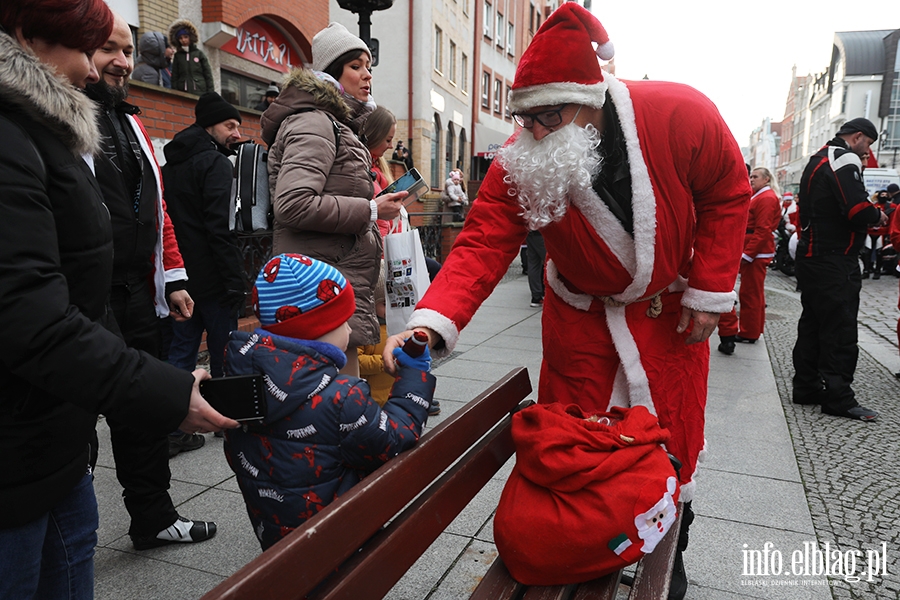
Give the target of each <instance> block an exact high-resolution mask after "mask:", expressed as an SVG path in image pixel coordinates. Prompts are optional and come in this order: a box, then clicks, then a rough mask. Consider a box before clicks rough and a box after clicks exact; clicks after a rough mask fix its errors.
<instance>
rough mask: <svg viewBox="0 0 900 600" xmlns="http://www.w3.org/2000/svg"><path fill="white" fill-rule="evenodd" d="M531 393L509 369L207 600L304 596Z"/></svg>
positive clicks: (524, 377) (521, 372)
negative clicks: (479, 393) (504, 374)
mask: <svg viewBox="0 0 900 600" xmlns="http://www.w3.org/2000/svg"><path fill="white" fill-rule="evenodd" d="M530 393H531V381H530V379H529V377H528V371H527V370H526V369H524V368H517V369H513V370H512V371H510V372H509V373H508V374H507V375H506V376H505V377H504V378H503V379H501V380H500V381H498V382H497V383H495V384H494V385H492V386H491V387H490V388H488V389H487V390H486V391H485V392H484V393H482V394H481V395H479V396H478V397H477V398H475V399H474V400H472V401H471V402H469V403H468V404H466V405H465V406H464V407H463V408H461V409H460V410H458V411H457V412H456V413H454V414H453V415H451V416H450V417H449V418H448V419H447V420H446V421H444V422H443V423H441V424H440V425H438V426H437V427H435V428H434V429H433V430H432V431H430V432H429V433H428V434H426V435H424V436H422V439H421V440H420V442H419V444H418V445H417V446H416V447H415V448H413V449H412V450H410V451H409V452H404V453H403V454H401V455H400V456H398V457H396V458H394V459H393V460H390V461H388V462H387V463H385V464H384V465H383V466H381V467H380V468H379V469H377V470H376V471H375V472H374V473H372V474H371V475H370V476H369V477H367V478H365V479H364V480H363V481H361V482H360V483H359V484H358V485H357V486H355V487H354V488H352V489H351V490H349V491H348V492H347V493H346V494H344V495H343V496H341V497H340V498H338V499H337V500H336V501H334V502H332V503H331V504H330V505H328V506H327V507H325V508H324V509H323V510H322V512H320V513H319V514H317V515H316V516H315V517H313V518H312V519H310V520H309V521H307V522H306V523H304V524H303V526H301V527H299V528H297V529H296V530H295V531H293V532H292V533H291V534H290V535H289V536H287V537H286V538H285V539H284V540H282V541H281V542H279V543H278V544H276V545H275V546H273V547H272V548H270V549H269V550H268V551H266V552H265V553H263V554H261V555H260V556H258V557H257V558H255V559H254V560H252V561H251V562H249V563H248V564H247V565H245V566H244V567H242V568H241V569H240V570H239V571H237V573H235V574H234V575H232V576H231V577H229V578H228V579H227V580H226V581H224V582H222V583H221V584H219V585H218V586H216V587H215V588H214V589H213V590H211V591H210V592H208V593H207V594H206V595H205V596H204V597H203V598H204V600H218V599H229V600H231V599H238V598H241V599H243V598H246V599H248V600H250V599H252V600H257V599H259V600H265V599H267V598H272V599H273V600H275V599H278V600H282V599H288V598H302V597H303V596H304V595H306V594H307V593H308V592H309V591H310V590H312V589H313V588H315V587H316V586H317V585H318V584H319V583H320V582H321V581H322V580H323V579H325V578H326V577H327V576H328V575H330V574H331V573H332V572H333V571H334V570H335V568H336V567H337V566H339V565H340V564H342V563H343V562H344V561H345V560H346V559H347V558H349V557H350V556H352V555H353V554H354V553H355V552H356V551H357V549H358V548H360V547H361V546H362V545H363V544H364V543H365V542H366V540H368V539H369V538H371V537H372V535H374V534H375V533H376V532H378V530H379V529H381V527H382V525H383V524H384V523H387V522H388V521H389V520H391V519H392V518H394V516H395V515H396V514H397V513H398V512H399V511H400V510H401V509H402V508H403V507H404V506H406V505H407V504H408V503H409V502H410V501H411V500H413V498H415V497H416V496H417V495H418V494H419V492H420V491H421V490H422V489H423V488H424V487H425V486H426V484H427V483H429V482H432V481H433V480H434V479H435V478H436V477H438V476H439V475H440V474H441V473H442V472H443V471H444V470H445V469H447V467H449V466H450V464H452V463H453V462H454V461H455V460H456V458H457V457H459V456H460V455H461V454H462V453H463V452H464V451H465V450H467V449H469V448H470V447H471V446H472V444H474V443H475V442H476V441H477V440H478V439H479V438H481V437H482V436H483V435H484V433H485V432H486V431H487V430H488V429H490V428H491V427H492V426H493V425H495V424H496V423H497V422H498V421H500V420H501V419H502V418H503V417H504V415H507V414H508V413H509V412H510V411H511V410H512V409H513V408H515V407H516V406H517V405H518V403H519V402H520V401H521V400H522V399H523V398H525V397H526V396H527V395H528V394H530ZM448 430H449V433H448V434H444V432H446V431H448ZM476 491H477V490H476ZM472 495H474V494H472ZM373 499H374V500H373ZM469 499H471V496H470V497H469V498H468V499H467V500H466V502H468V500H469ZM310 557H315V560H310Z"/></svg>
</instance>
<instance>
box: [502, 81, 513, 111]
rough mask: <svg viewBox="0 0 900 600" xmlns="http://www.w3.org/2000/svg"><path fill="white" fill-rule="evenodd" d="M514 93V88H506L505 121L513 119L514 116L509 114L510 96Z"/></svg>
mask: <svg viewBox="0 0 900 600" xmlns="http://www.w3.org/2000/svg"><path fill="white" fill-rule="evenodd" d="M510 92H512V88H511V87H509V86H506V105H505V106H504V107H503V117H504V118H505V119H512V115H511V114H510V112H509V94H510Z"/></svg>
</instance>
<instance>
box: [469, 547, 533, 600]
mask: <svg viewBox="0 0 900 600" xmlns="http://www.w3.org/2000/svg"><path fill="white" fill-rule="evenodd" d="M524 587H525V586H524V585H522V584H521V583H519V582H518V581H516V580H515V579H513V578H512V576H511V575H510V574H509V571H507V570H506V565H504V564H503V559H502V558H500V557H499V556H498V557H497V558H496V559H495V560H494V564H492V565H491V568H490V569H488V572H487V573H485V575H484V577H482V579H481V583H479V584H478V587H477V588H475V592H474V593H473V594H472V596H471V597H470V598H469V600H512V599H513V598H518V597H519V594H520V593H521V592H522V589H523V588H524Z"/></svg>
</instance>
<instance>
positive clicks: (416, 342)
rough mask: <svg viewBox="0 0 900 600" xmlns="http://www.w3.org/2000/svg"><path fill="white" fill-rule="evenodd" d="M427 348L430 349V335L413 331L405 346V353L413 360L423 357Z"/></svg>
mask: <svg viewBox="0 0 900 600" xmlns="http://www.w3.org/2000/svg"><path fill="white" fill-rule="evenodd" d="M426 348H428V334H426V333H425V332H424V331H413V334H412V335H411V336H410V337H409V338H407V340H406V342H404V344H403V351H404V352H406V353H407V354H408V355H410V356H411V357H413V358H417V357H419V356H422V353H423V352H425V349H426Z"/></svg>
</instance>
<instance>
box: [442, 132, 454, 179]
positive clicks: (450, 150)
mask: <svg viewBox="0 0 900 600" xmlns="http://www.w3.org/2000/svg"><path fill="white" fill-rule="evenodd" d="M455 142H456V129H455V128H454V127H453V123H448V124H447V147H446V152H445V159H444V164H445V167H446V173H447V177H449V176H450V171H452V170H453V161H454V160H455V159H456V156H455V154H456V152H455V151H454V143H455Z"/></svg>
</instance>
